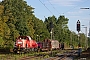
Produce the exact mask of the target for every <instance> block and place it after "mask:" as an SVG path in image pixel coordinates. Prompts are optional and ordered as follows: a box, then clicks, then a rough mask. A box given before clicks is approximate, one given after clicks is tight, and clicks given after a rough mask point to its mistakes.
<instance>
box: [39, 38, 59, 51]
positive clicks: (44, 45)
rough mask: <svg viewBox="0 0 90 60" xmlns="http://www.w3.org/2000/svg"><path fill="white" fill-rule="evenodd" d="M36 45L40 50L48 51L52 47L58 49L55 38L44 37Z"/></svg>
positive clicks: (57, 42)
mask: <svg viewBox="0 0 90 60" xmlns="http://www.w3.org/2000/svg"><path fill="white" fill-rule="evenodd" d="M38 47H39V49H40V50H41V51H50V50H54V49H59V48H60V45H59V41H57V40H51V39H45V40H43V41H42V42H39V43H38Z"/></svg>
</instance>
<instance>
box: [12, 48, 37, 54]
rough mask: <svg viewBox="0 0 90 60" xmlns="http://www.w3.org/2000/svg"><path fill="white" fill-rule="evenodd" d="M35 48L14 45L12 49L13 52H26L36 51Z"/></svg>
mask: <svg viewBox="0 0 90 60" xmlns="http://www.w3.org/2000/svg"><path fill="white" fill-rule="evenodd" d="M37 50H38V49H37V48H18V47H14V49H13V51H14V52H15V53H28V52H31V51H37Z"/></svg>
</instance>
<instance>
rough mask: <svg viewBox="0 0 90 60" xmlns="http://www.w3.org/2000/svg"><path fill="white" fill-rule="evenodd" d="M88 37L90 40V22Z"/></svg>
mask: <svg viewBox="0 0 90 60" xmlns="http://www.w3.org/2000/svg"><path fill="white" fill-rule="evenodd" d="M88 36H89V38H90V21H89V33H88Z"/></svg>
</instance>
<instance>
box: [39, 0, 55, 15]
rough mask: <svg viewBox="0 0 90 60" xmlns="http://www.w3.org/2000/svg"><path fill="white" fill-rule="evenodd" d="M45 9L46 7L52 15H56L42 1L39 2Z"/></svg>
mask: <svg viewBox="0 0 90 60" xmlns="http://www.w3.org/2000/svg"><path fill="white" fill-rule="evenodd" d="M39 1H40V2H41V3H42V4H43V5H44V6H45V7H46V9H47V10H48V11H49V12H50V13H51V14H52V15H54V14H53V13H52V12H51V10H49V8H48V7H47V6H46V5H45V4H44V3H43V2H42V1H41V0H39Z"/></svg>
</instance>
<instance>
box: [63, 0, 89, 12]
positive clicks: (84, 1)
mask: <svg viewBox="0 0 90 60" xmlns="http://www.w3.org/2000/svg"><path fill="white" fill-rule="evenodd" d="M87 1H89V0H86V1H84V2H83V3H85V2H87ZM83 3H82V4H83ZM82 4H79V5H82ZM79 5H77V6H79ZM77 6H75V7H73V8H71V9H69V10H67V11H66V12H64V13H63V14H65V13H67V12H68V11H70V10H73V9H75V8H76V7H77Z"/></svg>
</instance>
